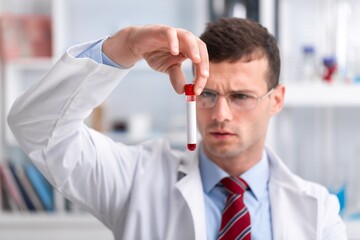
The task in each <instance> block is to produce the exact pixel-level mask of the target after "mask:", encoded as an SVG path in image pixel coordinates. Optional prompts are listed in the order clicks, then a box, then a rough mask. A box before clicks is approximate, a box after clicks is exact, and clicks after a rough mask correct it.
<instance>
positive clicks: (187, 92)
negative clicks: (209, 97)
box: [185, 84, 195, 96]
mask: <svg viewBox="0 0 360 240" xmlns="http://www.w3.org/2000/svg"><path fill="white" fill-rule="evenodd" d="M185 95H187V96H189V95H195V92H194V84H185Z"/></svg>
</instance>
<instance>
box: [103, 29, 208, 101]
mask: <svg viewBox="0 0 360 240" xmlns="http://www.w3.org/2000/svg"><path fill="white" fill-rule="evenodd" d="M102 50H103V52H104V53H105V54H106V55H107V56H108V57H110V58H111V59H112V60H113V61H115V62H116V63H118V64H120V65H122V66H125V67H131V66H132V65H134V64H135V63H136V62H137V61H139V60H141V59H145V60H146V62H147V63H148V64H149V66H150V67H151V68H153V69H154V70H156V71H159V72H163V73H166V74H168V75H169V78H170V81H171V84H172V86H173V88H174V89H175V91H176V92H177V93H179V94H181V93H183V92H184V85H185V82H186V79H185V74H184V72H183V71H182V69H181V64H182V62H183V61H185V60H186V59H190V60H191V61H192V63H193V64H194V66H195V79H194V84H195V91H196V94H200V93H201V91H202V89H203V88H204V86H205V84H206V81H207V78H208V75H209V58H208V53H207V49H206V45H205V43H204V42H203V41H201V40H200V39H199V38H198V37H196V36H194V35H193V34H192V33H190V32H188V31H186V30H184V29H179V28H173V27H168V26H164V25H148V26H142V27H128V28H125V29H123V30H120V31H119V32H117V33H116V34H115V35H114V36H112V37H111V38H109V39H107V40H106V41H105V43H104V45H103V49H102Z"/></svg>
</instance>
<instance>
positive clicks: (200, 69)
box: [194, 39, 209, 95]
mask: <svg viewBox="0 0 360 240" xmlns="http://www.w3.org/2000/svg"><path fill="white" fill-rule="evenodd" d="M198 46H199V53H200V59H201V61H200V62H199V63H197V64H195V79H194V89H195V94H196V95H200V93H201V92H202V90H203V89H204V87H205V85H206V82H207V78H208V77H209V55H208V52H207V47H206V45H205V43H204V42H203V41H201V40H200V39H199V40H198Z"/></svg>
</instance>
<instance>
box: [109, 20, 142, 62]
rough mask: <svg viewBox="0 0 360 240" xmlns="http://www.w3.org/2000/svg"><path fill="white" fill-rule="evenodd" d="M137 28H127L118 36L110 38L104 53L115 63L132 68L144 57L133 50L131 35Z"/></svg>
mask: <svg viewBox="0 0 360 240" xmlns="http://www.w3.org/2000/svg"><path fill="white" fill-rule="evenodd" d="M136 28H137V27H127V28H124V29H122V30H120V31H118V32H117V33H116V34H114V35H113V36H111V37H110V38H108V39H107V40H106V41H105V42H104V44H103V46H102V51H103V53H104V54H105V55H106V56H107V57H108V58H110V59H111V60H112V61H114V62H115V63H117V64H119V65H121V66H124V67H127V68H129V67H131V66H133V65H134V64H135V63H136V62H137V61H139V60H140V59H141V58H142V57H141V56H140V55H138V54H136V52H135V51H134V50H133V46H132V42H131V34H132V33H133V32H135V31H137V29H136Z"/></svg>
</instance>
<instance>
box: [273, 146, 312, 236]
mask: <svg viewBox="0 0 360 240" xmlns="http://www.w3.org/2000/svg"><path fill="white" fill-rule="evenodd" d="M268 153H269V159H270V181H269V193H270V203H271V218H272V229H273V239H277V240H283V239H316V235H317V233H316V229H317V211H318V209H317V208H318V207H317V201H316V198H315V197H313V196H311V195H310V194H308V193H307V190H306V186H305V185H304V184H303V183H302V182H300V181H298V179H297V178H298V177H297V176H295V175H294V174H293V173H291V172H290V170H289V169H288V168H287V167H286V166H285V165H284V164H283V163H282V162H281V160H280V159H279V157H278V156H276V155H275V154H274V153H273V152H271V151H270V150H268Z"/></svg>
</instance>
